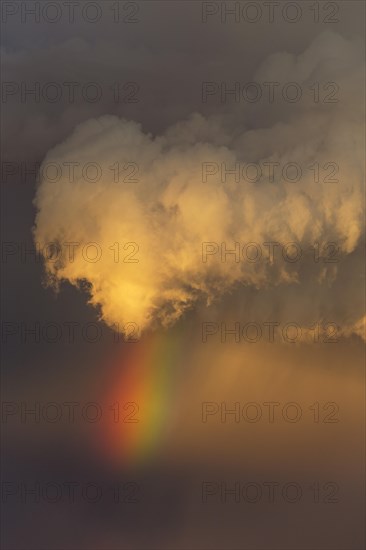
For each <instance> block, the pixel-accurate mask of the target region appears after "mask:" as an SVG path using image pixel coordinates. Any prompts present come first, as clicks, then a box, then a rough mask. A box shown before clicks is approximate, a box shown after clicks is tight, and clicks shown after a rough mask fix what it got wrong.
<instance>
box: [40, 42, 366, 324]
mask: <svg viewBox="0 0 366 550" xmlns="http://www.w3.org/2000/svg"><path fill="white" fill-rule="evenodd" d="M362 67H363V63H362V55H361V53H360V47H359V45H358V44H357V43H353V42H349V41H346V40H345V39H344V38H341V37H340V36H339V35H336V34H334V33H324V34H323V35H320V36H319V37H318V38H317V39H316V40H315V41H314V42H313V43H312V44H311V45H310V47H309V48H308V50H306V51H305V52H304V53H303V54H301V55H299V56H294V55H292V54H291V55H290V54H287V53H279V54H276V55H272V56H270V57H269V58H268V60H266V61H265V62H264V64H263V65H262V66H261V67H260V68H259V70H258V71H257V73H256V75H255V77H254V79H253V80H255V81H257V82H268V81H276V82H279V86H281V84H282V83H286V82H291V81H295V82H297V83H299V84H300V85H301V88H302V89H303V90H306V93H304V94H303V95H304V97H303V98H302V99H301V100H300V101H299V102H297V103H286V102H282V103H281V102H280V103H279V105H277V104H276V103H275V104H271V105H269V104H267V105H266V106H265V107H263V109H264V112H266V111H268V112H270V114H269V115H268V120H269V123H268V124H267V125H263V124H258V125H257V126H255V127H251V128H249V129H248V128H246V126H247V118H246V114H247V111H248V105H244V106H241V105H237V104H236V105H235V104H234V106H232V108H228V109H226V111H227V113H226V114H225V115H223V114H220V115H217V116H211V117H208V118H205V117H203V116H201V115H199V114H192V115H191V117H190V118H189V119H188V120H185V121H181V122H179V123H177V124H175V125H174V126H172V127H170V128H168V129H167V130H166V132H165V133H164V134H163V135H160V136H152V135H150V134H148V133H145V132H144V131H143V129H142V128H141V126H140V125H139V124H137V123H135V122H133V121H127V120H124V119H120V118H118V117H115V116H102V117H100V118H97V119H90V120H88V121H87V122H84V123H82V124H80V125H79V126H78V127H77V128H76V129H75V131H74V133H73V134H72V135H71V136H70V137H69V138H67V139H66V140H65V141H64V142H63V143H61V144H59V145H58V146H56V147H55V148H54V149H52V150H51V151H49V152H48V154H47V156H46V158H45V159H44V163H43V168H42V169H41V175H40V183H39V187H38V190H37V195H36V199H35V204H36V207H37V209H38V213H37V217H36V224H35V229H34V236H35V241H36V242H37V243H39V245H40V246H41V247H44V246H45V245H46V244H47V243H50V242H58V243H59V245H60V247H61V248H60V250H61V253H60V252H59V253H58V254H56V256H55V257H52V258H49V257H48V258H46V259H45V266H46V270H47V274H48V276H49V280H50V281H51V282H54V283H57V282H60V281H69V282H70V283H72V284H74V285H79V284H80V283H81V282H82V281H87V282H88V283H89V286H88V291H89V293H90V302H91V303H92V304H93V305H95V306H98V307H100V312H101V317H102V318H103V319H104V320H105V322H106V323H108V324H109V325H113V324H118V326H119V327H123V326H125V325H126V323H128V322H134V323H137V324H138V326H139V327H140V328H142V329H144V328H147V327H149V326H152V325H154V324H155V323H159V324H160V323H161V324H163V325H165V326H167V325H170V324H172V323H174V322H175V321H176V320H177V319H178V318H179V317H180V316H181V315H182V314H183V312H184V311H185V310H186V309H187V308H190V307H192V306H193V305H194V304H195V303H197V302H202V301H203V302H211V301H212V300H214V299H215V298H217V297H220V296H222V295H223V294H224V293H225V292H227V291H230V290H231V289H233V288H237V287H238V286H240V285H245V286H249V287H255V288H257V289H260V288H266V289H267V288H268V287H271V286H273V287H275V286H277V285H289V284H291V285H294V284H296V285H301V284H302V280H303V278H304V277H305V278H306V279H307V284H308V280H309V278H310V281H311V285H313V287H314V288H318V287H320V286H321V285H323V286H324V287H329V286H330V285H332V284H333V282H334V281H335V280H336V279H337V274H338V270H339V268H340V266H341V265H347V258H348V256H349V255H355V254H356V255H357V250H358V247H359V246H360V242H361V240H362V236H363V233H364V227H363V209H362V203H363V191H362V181H363V158H364V149H363V145H362V143H363V137H362V136H363V112H362V104H363V102H362V97H363V84H362V82H363V80H362V78H363V70H362ZM314 82H319V83H320V94H321V95H320V100H319V102H315V101H314V95H313V92H312V93H310V94H309V87H310V86H312V85H313V83H314ZM329 82H330V83H336V85H337V86H336V88H334V87H330V88H327V90H326V91H327V94H329V93H330V92H332V91H334V90H336V96H335V97H336V98H337V101H336V102H334V103H327V102H324V96H325V92H324V89H323V86H324V85H326V84H327V83H329ZM256 109H260V106H259V105H258V106H257V107H256ZM263 116H264V114H263V112H262V113H258V119H259V120H261V121H262V119H263ZM243 128H244V129H243ZM88 163H96V164H95V165H94V166H93V165H91V164H88ZM289 163H294V164H293V165H292V167H291V164H289ZM253 165H255V166H253ZM55 166H56V167H58V168H57V169H58V173H56V172H57V170H56V169H55ZM87 166H89V168H88V170H87V171H86V167H87ZM96 166H97V168H96ZM294 166H295V167H296V168H294ZM284 167H289V171H288V172H287V176H288V177H287V178H285V177H284V176H283V168H284ZM298 167H300V168H301V176H300V177H296V175H297V176H298V175H299V174H298V173H296V170H297V169H298ZM117 168H118V169H119V173H118V174H117V173H116V169H117ZM225 168H226V169H227V170H236V175H235V174H231V175H230V174H226V176H225ZM258 168H259V170H260V171H259V172H258V174H259V175H258V178H257V180H256V181H254V176H253V174H254V172H253V170H258ZM338 168H339V170H338ZM97 170H99V173H98V172H97ZM272 170H273V172H272ZM294 170H295V172H294ZM318 170H319V171H318ZM318 176H319V177H318ZM295 179H296V180H297V181H290V180H295ZM93 180H94V181H93ZM332 180H333V181H332ZM334 180H338V181H334ZM291 242H292V243H293V242H295V243H297V246H298V250H301V252H302V255H301V258H300V259H299V260H298V261H297V262H291V261H288V260H286V259H285V258H283V256H282V254H281V251H282V247H283V246H286V245H287V244H288V243H291ZM67 243H77V245H75V246H73V245H71V244H67ZM90 243H96V245H90ZM115 243H119V244H118V245H117V244H115ZM131 243H132V244H131ZM203 243H211V244H209V245H204V244H203ZM222 243H224V244H222ZM235 243H239V244H238V245H235ZM248 243H256V244H257V247H258V249H260V252H261V253H262V255H263V256H262V259H261V261H248V258H245V257H244V258H243V256H241V257H240V261H238V262H236V261H235V257H234V256H233V255H227V256H226V258H225V257H224V259H225V261H221V253H222V252H225V247H226V248H227V250H232V249H233V248H235V246H237V247H239V251H240V254H242V253H243V250H246V251H247V252H248V255H249V256H250V257H251V258H252V255H253V253H255V249H254V248H252V249H250V250H249V249H247V248H245V245H247V244H248ZM264 243H279V247H278V248H275V249H274V250H275V251H276V252H275V253H274V256H273V258H272V261H271V247H270V246H269V245H265V244H264ZM314 243H319V244H318V245H315V246H319V254H320V258H319V261H315V259H314V258H315V257H314V254H315V251H314V249H313V250H311V248H312V247H314ZM327 243H335V244H334V245H331V246H333V247H335V248H337V251H336V252H335V254H336V258H337V260H338V261H337V263H327V262H325V261H324V260H325V259H326V258H324V256H327V258H328V256H329V255H330V254H332V252H333V248H329V246H328V245H327ZM276 246H277V245H276ZM117 248H118V257H117ZM335 248H334V250H335ZM289 250H290V255H292V254H294V248H291V247H290V249H289ZM71 251H73V252H72V253H71ZM278 251H280V252H278ZM203 252H208V255H207V256H205V255H203ZM97 254H99V255H100V258H99V257H97V261H92V260H93V259H94V257H95V255H97ZM204 260H206V261H204ZM343 269H344V268H343ZM346 269H347V268H346ZM351 295H352V292H349V293H348V295H347V300H346V299H345V300H344V302H345V308H346V313H345V314H344V320H345V322H347V325H350V326H352V324H353V323H356V322H357V321H358V320H359V317H360V315H358V313H357V312H356V313H354V314H352V307H353V306H354V304H355V303H356V301H357V296H354V297H353V298H350V296H351ZM352 315H354V316H355V317H354V318H353V317H352ZM357 326H358V325H357Z"/></svg>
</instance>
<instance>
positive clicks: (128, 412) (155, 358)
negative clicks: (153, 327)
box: [101, 331, 187, 465]
mask: <svg viewBox="0 0 366 550" xmlns="http://www.w3.org/2000/svg"><path fill="white" fill-rule="evenodd" d="M183 358H184V359H186V358H187V345H186V338H185V337H184V335H183V336H182V333H181V331H174V332H173V331H169V332H163V333H158V334H153V335H143V336H142V338H141V340H140V341H139V342H135V343H127V344H124V345H123V350H122V351H120V352H118V354H117V358H116V359H115V360H114V364H113V368H112V369H111V372H112V374H111V372H109V374H108V380H107V387H106V391H105V397H104V399H103V400H102V401H103V403H105V411H106V414H104V419H103V421H102V422H101V429H102V434H101V437H102V440H103V446H102V447H103V454H104V455H105V456H107V458H108V459H109V460H112V461H114V462H116V463H117V464H121V463H122V464H127V465H131V464H133V465H140V464H141V463H143V462H145V461H146V460H149V462H151V460H152V459H153V458H154V457H156V456H157V455H158V454H159V451H161V450H162V447H163V445H164V440H165V438H166V436H167V435H168V433H169V427H170V426H171V425H172V415H173V414H174V411H175V410H176V406H175V402H174V397H175V395H176V390H177V387H178V379H179V377H180V375H181V373H182V371H183V369H182V368H180V367H181V363H182V361H183Z"/></svg>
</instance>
